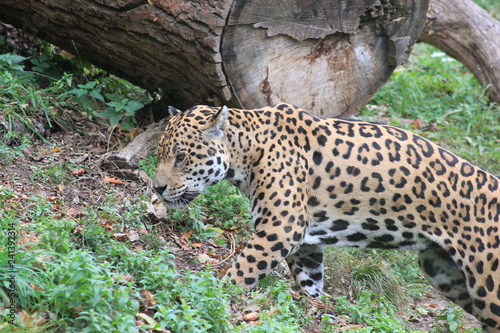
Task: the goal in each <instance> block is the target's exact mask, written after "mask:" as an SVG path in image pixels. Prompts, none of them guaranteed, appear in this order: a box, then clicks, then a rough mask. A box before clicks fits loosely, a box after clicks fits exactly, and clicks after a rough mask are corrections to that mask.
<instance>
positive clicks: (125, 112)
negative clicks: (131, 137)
mask: <svg viewBox="0 0 500 333" xmlns="http://www.w3.org/2000/svg"><path fill="white" fill-rule="evenodd" d="M106 96H107V97H108V98H109V97H111V96H112V97H113V98H116V96H115V95H110V94H108V95H106ZM106 105H107V106H108V107H107V108H106V109H104V110H103V111H102V112H100V113H99V114H97V116H98V117H101V118H106V119H108V120H109V122H110V125H111V126H115V125H116V124H118V123H120V125H121V126H122V127H123V128H124V129H125V130H127V131H129V132H130V131H132V128H133V127H134V125H135V124H137V119H136V118H135V111H137V110H139V109H140V108H142V107H143V106H144V104H142V103H140V102H138V101H135V100H129V99H128V98H118V99H117V100H111V101H110V102H106Z"/></svg>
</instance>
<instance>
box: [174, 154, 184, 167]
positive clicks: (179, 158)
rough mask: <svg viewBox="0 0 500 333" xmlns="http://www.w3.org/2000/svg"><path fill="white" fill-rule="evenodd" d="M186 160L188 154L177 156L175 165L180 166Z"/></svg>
mask: <svg viewBox="0 0 500 333" xmlns="http://www.w3.org/2000/svg"><path fill="white" fill-rule="evenodd" d="M185 159H186V153H178V154H177V155H176V156H175V165H178V164H179V163H181V162H182V161H184V160H185Z"/></svg>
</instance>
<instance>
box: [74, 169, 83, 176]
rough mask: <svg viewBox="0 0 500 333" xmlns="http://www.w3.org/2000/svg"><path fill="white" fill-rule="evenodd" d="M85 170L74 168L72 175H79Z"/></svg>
mask: <svg viewBox="0 0 500 333" xmlns="http://www.w3.org/2000/svg"><path fill="white" fill-rule="evenodd" d="M84 172H85V169H82V168H80V169H76V170H75V171H73V172H72V174H73V176H76V177H80V176H81V175H82V174H83V173H84Z"/></svg>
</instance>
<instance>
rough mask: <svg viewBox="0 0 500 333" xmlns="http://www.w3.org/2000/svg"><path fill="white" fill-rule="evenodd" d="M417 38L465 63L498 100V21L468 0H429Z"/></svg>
mask: <svg viewBox="0 0 500 333" xmlns="http://www.w3.org/2000/svg"><path fill="white" fill-rule="evenodd" d="M420 41H423V42H425V43H428V44H431V45H433V46H435V47H437V48H438V49H440V50H442V51H444V52H446V53H447V54H448V55H450V56H451V57H453V58H455V59H457V60H458V61H460V62H461V63H463V64H464V65H465V66H467V67H468V68H469V69H470V70H471V71H472V73H474V75H475V76H476V78H477V79H478V81H479V82H480V83H481V84H482V85H483V86H487V87H488V94H489V97H490V99H491V100H492V101H494V102H496V103H498V104H500V22H499V21H497V20H495V19H494V18H493V17H492V16H491V15H489V14H488V13H487V12H486V11H485V10H484V9H482V8H481V7H479V6H478V5H476V4H475V3H474V2H472V1H471V0H431V1H430V4H429V10H428V12H427V20H426V22H425V26H424V30H423V31H422V34H421V35H420Z"/></svg>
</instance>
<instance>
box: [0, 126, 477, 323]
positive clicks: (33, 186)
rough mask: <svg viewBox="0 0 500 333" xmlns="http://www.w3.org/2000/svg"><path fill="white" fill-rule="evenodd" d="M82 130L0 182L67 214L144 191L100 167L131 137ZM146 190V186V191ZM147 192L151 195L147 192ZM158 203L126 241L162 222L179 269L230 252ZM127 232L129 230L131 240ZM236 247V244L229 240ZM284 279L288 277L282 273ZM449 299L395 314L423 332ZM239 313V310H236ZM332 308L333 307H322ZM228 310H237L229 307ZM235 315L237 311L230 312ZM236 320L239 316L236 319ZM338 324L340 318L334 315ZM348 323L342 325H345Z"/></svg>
mask: <svg viewBox="0 0 500 333" xmlns="http://www.w3.org/2000/svg"><path fill="white" fill-rule="evenodd" d="M78 125H79V129H80V131H81V133H76V132H68V131H62V130H60V131H57V132H55V133H52V134H51V136H50V137H49V138H48V140H49V141H50V142H51V143H52V144H53V145H48V144H47V143H44V142H42V141H41V140H36V139H34V140H33V144H32V145H31V146H30V147H29V148H26V149H25V150H23V151H22V153H23V157H21V156H19V157H17V158H15V159H14V160H13V161H12V162H10V163H3V161H0V187H2V186H4V187H10V188H12V189H14V191H15V192H16V193H17V194H18V195H19V196H26V197H29V196H31V195H36V196H41V197H44V198H47V199H48V200H51V199H54V198H57V200H60V201H61V203H62V206H63V208H62V210H63V211H64V212H65V213H66V214H76V213H77V212H78V211H79V210H81V209H82V208H83V207H87V206H90V207H92V206H98V205H99V201H100V199H101V195H102V193H106V192H108V191H109V190H112V191H113V193H114V195H115V196H116V198H119V199H120V200H123V201H126V200H130V201H131V202H135V200H137V198H139V197H140V196H142V195H144V193H145V192H148V191H149V190H148V188H149V186H148V183H149V182H150V179H149V178H148V177H147V176H146V175H145V173H143V172H142V173H137V175H136V176H134V177H133V178H132V179H126V178H123V177H121V176H117V175H116V174H111V173H110V172H109V171H108V170H106V169H104V168H103V167H102V166H101V162H102V160H103V158H104V157H105V156H106V153H107V152H108V151H109V150H110V147H114V148H117V147H119V146H120V145H121V146H123V145H124V143H126V141H127V140H129V139H130V137H128V136H127V135H126V134H123V133H118V132H115V133H114V134H112V135H110V134H109V131H108V130H107V129H106V128H104V127H103V126H102V125H99V124H96V123H93V122H90V121H85V120H83V119H80V122H79V123H78ZM54 166H62V167H63V170H65V172H67V173H71V177H70V179H71V180H70V181H69V182H68V181H65V182H63V183H62V184H60V183H57V182H54V181H53V180H47V179H44V178H43V173H42V172H40V170H45V171H46V170H48V169H50V168H52V167H54ZM149 193H150V191H149ZM149 195H150V194H149ZM161 215H162V212H161V207H160V208H158V206H157V207H156V208H155V206H154V205H152V204H151V207H150V212H149V214H148V216H147V217H145V218H144V226H145V227H144V228H143V229H142V228H141V230H138V232H135V231H130V230H128V229H122V230H114V232H116V233H117V234H123V235H125V237H128V240H131V241H132V242H133V244H134V245H135V246H136V248H138V249H140V248H142V247H143V245H144V239H143V236H144V235H145V234H147V230H148V228H149V227H148V226H150V224H151V223H162V230H163V232H164V237H163V238H164V246H165V247H166V248H168V249H169V250H170V251H172V252H174V253H175V256H176V258H177V267H178V269H180V270H184V269H191V270H199V269H200V266H199V265H196V264H194V262H195V260H193V259H194V258H198V259H199V258H200V257H203V256H206V254H207V253H217V254H218V257H219V259H218V261H219V262H220V261H222V260H224V259H229V260H228V261H227V262H229V261H230V259H231V258H230V256H231V255H234V254H235V252H237V251H234V249H233V250H231V249H229V248H224V247H221V246H220V245H216V244H214V243H211V242H206V243H205V244H197V245H196V246H192V245H189V243H188V242H187V240H186V234H184V233H181V232H177V231H175V230H173V229H172V228H171V227H170V226H168V224H164V223H163V221H162V219H161ZM132 234H133V235H134V236H133V237H134V238H133V239H132ZM233 245H234V248H236V249H237V248H238V244H233ZM286 276H287V278H288V277H289V275H288V274H286ZM309 303H310V305H309V308H310V312H311V313H312V312H315V311H317V309H321V308H322V306H321V304H322V303H321V302H319V301H314V300H310V301H309ZM449 304H450V302H449V301H448V300H447V299H445V298H444V297H443V296H441V295H439V293H438V292H437V291H436V292H435V293H433V294H430V295H428V297H426V298H424V299H421V300H419V301H418V302H416V303H415V304H413V305H411V308H412V309H413V310H412V311H411V314H409V313H402V314H401V315H400V316H401V317H402V318H404V319H405V321H406V322H407V323H408V325H410V326H411V327H413V328H415V329H419V330H422V331H429V330H430V329H431V328H432V327H434V325H435V324H436V317H437V316H439V314H440V313H441V311H442V310H443V309H446V308H448V306H449ZM239 311H240V312H241V309H240V310H239ZM326 311H327V312H330V313H334V311H332V309H330V310H326ZM233 312H237V310H236V311H234V310H233ZM235 317H236V315H235ZM235 320H238V319H237V318H235ZM338 320H339V323H341V322H342V318H339V319H338ZM320 322H321V321H320V318H319V317H318V318H317V320H316V321H315V322H313V323H311V324H310V325H309V326H308V327H305V328H303V332H319V327H320V325H319V324H320ZM466 322H467V326H468V327H474V326H476V327H479V324H478V322H477V321H476V319H475V318H473V317H472V316H468V317H467V319H466ZM349 326H352V325H348V324H345V327H346V328H347V327H349Z"/></svg>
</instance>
